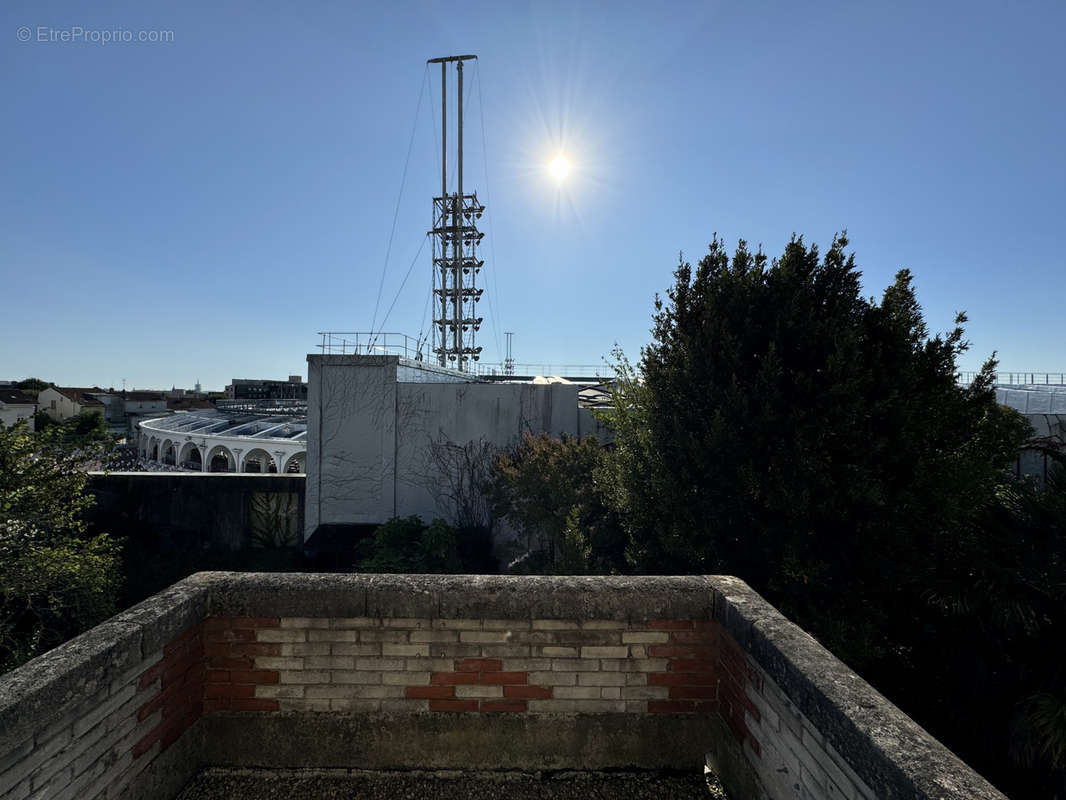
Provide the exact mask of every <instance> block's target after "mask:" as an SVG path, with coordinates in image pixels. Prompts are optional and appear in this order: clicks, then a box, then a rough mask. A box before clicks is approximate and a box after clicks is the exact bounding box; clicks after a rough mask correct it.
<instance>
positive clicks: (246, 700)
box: [229, 697, 278, 711]
mask: <svg viewBox="0 0 1066 800" xmlns="http://www.w3.org/2000/svg"><path fill="white" fill-rule="evenodd" d="M229 707H230V710H232V711H277V710H278V701H277V700H270V699H267V698H265V697H231V698H229Z"/></svg>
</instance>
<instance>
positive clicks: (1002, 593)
mask: <svg viewBox="0 0 1066 800" xmlns="http://www.w3.org/2000/svg"><path fill="white" fill-rule="evenodd" d="M949 546H950V551H949V553H948V557H947V558H946V559H945V560H944V563H943V567H942V570H941V573H940V576H939V580H938V581H937V582H936V583H935V584H933V586H932V587H931V588H930V589H929V590H928V592H927V593H926V599H927V601H928V604H929V609H928V613H926V614H925V615H924V616H923V619H922V622H923V624H922V625H921V626H920V630H921V631H922V632H923V634H924V639H923V640H922V641H919V642H918V643H917V645H916V647H915V650H914V661H915V672H916V674H917V673H920V674H921V675H922V676H923V677H925V678H926V681H925V682H918V681H914V686H913V687H906V688H907V689H908V693H909V694H910V695H911V696H912V697H913V698H914V700H915V701H917V702H920V703H928V704H931V705H933V707H936V706H937V705H942V706H944V712H946V713H944V714H943V718H944V721H943V723H942V724H943V725H944V726H945V730H946V731H947V732H948V734H949V735H950V736H951V737H952V738H955V739H957V740H958V741H961V742H964V743H965V744H964V748H963V749H964V750H965V751H966V752H967V755H971V754H972V758H973V761H974V762H976V763H981V764H984V763H988V764H1002V766H1000V767H999V769H1001V770H1003V771H1004V772H1005V773H1006V774H1007V775H1008V778H1007V780H1010V781H1011V782H1012V784H1014V783H1019V784H1020V782H1021V781H1025V782H1026V783H1025V784H1020V785H1025V786H1026V793H1027V794H1029V795H1034V794H1036V793H1038V792H1040V793H1047V794H1053V793H1054V791H1057V792H1058V793H1059V796H1063V795H1066V667H1064V665H1063V663H1062V661H1061V659H1058V658H1051V657H1049V654H1051V653H1056V652H1058V651H1060V650H1061V647H1062V644H1061V643H1062V641H1063V639H1064V638H1066V579H1064V578H1066V470H1064V469H1063V468H1062V467H1061V466H1058V467H1057V468H1056V469H1054V470H1053V471H1052V472H1051V473H1050V474H1049V476H1048V481H1047V483H1046V484H1045V485H1043V486H1040V485H1038V484H1037V483H1036V482H1034V481H1033V480H1031V479H1027V480H1021V481H1010V482H1007V483H1004V484H1002V485H1001V486H999V487H998V488H997V490H996V492H995V493H994V495H993V497H991V498H989V499H988V501H987V502H986V503H985V504H984V505H983V506H982V507H981V508H980V509H978V510H976V511H975V513H974V515H973V518H972V520H970V522H969V524H967V525H965V526H962V527H961V528H960V529H959V530H958V531H955V532H953V534H952V536H951V538H950V544H949ZM927 686H938V687H943V686H950V687H952V690H951V692H950V695H949V697H947V698H943V697H937V696H935V695H934V696H932V697H929V696H923V692H928V691H929V690H928V688H926V687H927ZM940 693H942V690H940ZM956 708H962V709H965V708H980V709H981V713H982V716H983V724H982V725H980V726H976V725H974V724H973V720H972V718H971V717H970V716H969V714H966V713H958V712H957V711H955V710H954V709H956ZM976 731H993V732H996V733H995V734H994V735H992V736H988V735H985V736H978V735H975V732H976ZM1004 753H1008V754H1009V756H1010V758H1009V759H1005V758H1004V757H1003V755H1004ZM1008 766H1014V767H1017V768H1019V770H1018V771H1017V772H1016V773H1015V774H1010V773H1008V772H1007V767H1008ZM1038 786H1040V789H1039V790H1038V788H1037V787H1038ZM1051 786H1055V787H1057V788H1056V789H1055V790H1052V789H1051V788H1050V787H1051Z"/></svg>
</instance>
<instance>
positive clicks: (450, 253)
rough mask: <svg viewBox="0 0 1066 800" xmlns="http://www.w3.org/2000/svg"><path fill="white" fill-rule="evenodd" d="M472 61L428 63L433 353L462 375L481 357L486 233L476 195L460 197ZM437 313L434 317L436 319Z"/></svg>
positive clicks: (446, 59)
mask: <svg viewBox="0 0 1066 800" xmlns="http://www.w3.org/2000/svg"><path fill="white" fill-rule="evenodd" d="M476 58H477V56H473V55H466V56H446V57H444V58H431V59H429V61H428V62H426V63H429V64H440V95H441V97H440V103H441V115H440V119H441V169H440V196H439V197H434V198H433V230H432V231H430V233H431V234H432V235H433V295H434V297H435V302H434V304H433V306H434V312H433V315H434V319H433V352H434V354H436V356H437V363H438V364H440V366H442V367H445V366H452V367H454V368H455V369H458V370H460V371H464V370H467V369H470V368H471V366H472V365H470V364H469V362H470V361H471V360H473V361H478V360H480V358H481V348H480V347H478V346H477V344H476V342H475V334H476V333H477V331H478V330H479V329H480V328H481V321H482V318H481V317H479V316H477V312H476V308H477V301H478V300H480V299H481V293H482V292H483V291H484V289H478V288H477V276H478V273H479V272H480V271H481V267H482V266H483V265H484V263H485V262H484V261H483V260H480V259H478V255H477V247H478V245H479V244H481V240H482V238H484V236H485V234H483V233H481V232H480V231H478V229H477V220H479V219H480V218H481V215H482V214H483V213H484V212H485V206H483V205H481V203H479V202H478V199H477V193H476V192H475V193H472V194H464V193H463V62H465V61H470V60H473V59H476ZM449 64H455V71H456V74H457V77H458V84H459V86H458V115H457V116H458V121H457V126H456V132H457V134H458V136H457V139H458V145H457V158H456V170H457V176H456V178H457V183H458V190H457V191H456V192H455V193H453V194H448V65H449ZM438 313H439V316H438Z"/></svg>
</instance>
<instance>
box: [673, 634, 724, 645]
mask: <svg viewBox="0 0 1066 800" xmlns="http://www.w3.org/2000/svg"><path fill="white" fill-rule="evenodd" d="M670 641H671V642H675V643H677V644H699V645H703V646H704V647H710V646H712V645H713V644H714V636H713V635H711V634H708V633H705V632H704V631H671V632H670Z"/></svg>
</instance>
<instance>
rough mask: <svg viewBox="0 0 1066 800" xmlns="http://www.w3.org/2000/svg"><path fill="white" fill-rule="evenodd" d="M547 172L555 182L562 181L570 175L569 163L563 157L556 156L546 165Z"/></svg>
mask: <svg viewBox="0 0 1066 800" xmlns="http://www.w3.org/2000/svg"><path fill="white" fill-rule="evenodd" d="M548 172H549V173H551V176H552V177H553V178H555V180H557V181H563V180H564V179H565V178H566V176H567V175H569V174H570V161H569V159H567V157H566V156H564V155H558V156H556V157H555V158H553V159H552V160H551V163H550V164H548Z"/></svg>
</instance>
